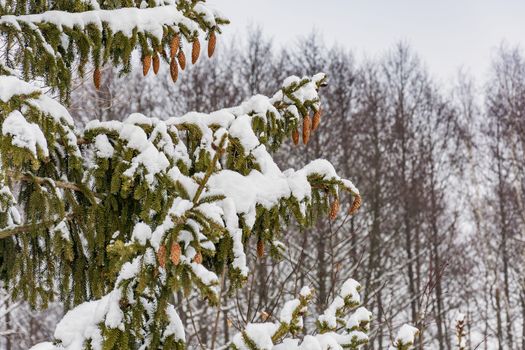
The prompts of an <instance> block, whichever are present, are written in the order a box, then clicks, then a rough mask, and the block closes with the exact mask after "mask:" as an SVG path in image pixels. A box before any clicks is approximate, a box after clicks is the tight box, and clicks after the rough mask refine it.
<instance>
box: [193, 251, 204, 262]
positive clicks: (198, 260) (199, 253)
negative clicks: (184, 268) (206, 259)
mask: <svg viewBox="0 0 525 350" xmlns="http://www.w3.org/2000/svg"><path fill="white" fill-rule="evenodd" d="M193 262H195V263H197V264H202V254H201V252H198V253H197V254H195V257H194V258H193Z"/></svg>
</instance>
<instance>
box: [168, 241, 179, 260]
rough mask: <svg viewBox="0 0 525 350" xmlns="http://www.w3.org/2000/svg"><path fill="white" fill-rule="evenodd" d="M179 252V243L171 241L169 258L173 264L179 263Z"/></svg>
mask: <svg viewBox="0 0 525 350" xmlns="http://www.w3.org/2000/svg"><path fill="white" fill-rule="evenodd" d="M180 253H181V248H180V244H179V243H173V244H172V245H171V252H170V260H171V262H172V263H173V265H178V264H179V263H180Z"/></svg>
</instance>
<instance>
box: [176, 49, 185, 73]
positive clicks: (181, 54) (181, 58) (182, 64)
mask: <svg viewBox="0 0 525 350" xmlns="http://www.w3.org/2000/svg"><path fill="white" fill-rule="evenodd" d="M177 59H178V60H179V66H180V69H182V70H185V69H186V55H185V54H184V51H182V50H179V54H178V56H177Z"/></svg>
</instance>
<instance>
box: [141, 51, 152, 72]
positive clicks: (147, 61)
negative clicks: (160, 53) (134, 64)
mask: <svg viewBox="0 0 525 350" xmlns="http://www.w3.org/2000/svg"><path fill="white" fill-rule="evenodd" d="M150 67H151V55H146V56H144V57H143V58H142V74H144V76H146V75H148V72H149V69H150Z"/></svg>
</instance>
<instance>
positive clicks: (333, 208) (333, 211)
mask: <svg viewBox="0 0 525 350" xmlns="http://www.w3.org/2000/svg"><path fill="white" fill-rule="evenodd" d="M339 207H340V204H339V198H336V199H335V200H334V201H333V202H332V205H330V215H329V217H330V220H335V218H337V214H339Z"/></svg>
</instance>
